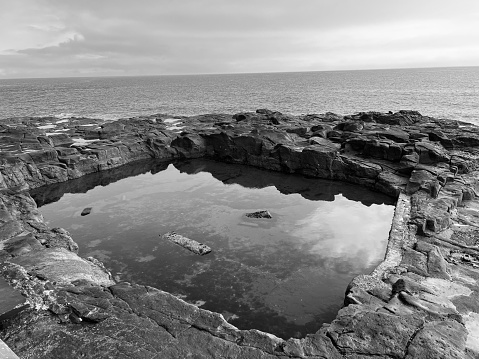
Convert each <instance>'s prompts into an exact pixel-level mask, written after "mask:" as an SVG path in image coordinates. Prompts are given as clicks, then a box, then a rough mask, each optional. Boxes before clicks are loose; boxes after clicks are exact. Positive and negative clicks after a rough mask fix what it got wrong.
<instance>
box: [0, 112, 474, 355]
mask: <svg viewBox="0 0 479 359" xmlns="http://www.w3.org/2000/svg"><path fill="white" fill-rule="evenodd" d="M54 122H55V119H53V118H42V119H34V118H24V119H11V120H6V121H4V122H2V124H0V149H1V151H0V262H1V265H2V266H1V268H2V275H3V277H4V278H6V280H7V282H8V283H9V285H11V286H12V287H15V288H16V290H17V291H18V292H20V293H22V295H23V296H24V297H25V299H26V301H27V302H28V303H29V304H30V307H31V309H28V310H24V311H23V312H21V313H18V314H15V315H14V316H13V317H12V318H10V319H9V321H8V322H4V323H3V327H2V329H1V330H2V331H1V332H0V338H1V339H2V340H4V341H5V342H6V343H7V344H8V345H9V346H10V347H11V348H13V350H14V351H16V352H17V353H18V354H19V355H20V356H22V357H29V358H62V359H63V358H77V357H82V356H83V357H89V358H110V357H111V358H159V357H161V358H186V357H198V358H200V357H201V358H274V357H279V358H294V357H296V358H343V357H344V358H463V357H464V358H468V357H470V358H473V357H479V345H478V342H479V340H478V339H477V335H476V333H475V331H477V328H479V324H478V323H479V319H478V318H479V305H478V304H477V303H478V302H479V295H478V292H479V285H478V284H477V283H478V280H479V234H478V233H479V230H478V228H479V225H478V223H479V201H478V196H477V193H479V186H478V181H477V175H478V172H477V169H478V164H479V160H478V159H479V151H478V149H477V146H479V136H478V135H477V128H476V127H475V126H472V125H467V124H460V125H459V124H458V122H457V121H447V120H436V119H433V118H430V117H426V116H422V115H421V114H419V113H418V112H416V111H399V112H397V113H387V114H385V113H379V112H367V113H359V114H355V115H350V116H344V117H342V116H339V115H335V114H332V113H326V114H319V115H317V114H313V115H305V116H290V115H285V114H281V113H279V112H275V111H271V110H267V109H259V110H257V111H256V112H246V113H240V114H236V115H234V116H231V115H225V114H210V115H200V116H193V117H190V118H185V117H174V118H172V117H170V116H165V115H161V114H156V115H151V116H142V117H138V118H131V119H122V120H118V121H114V122H108V123H104V122H103V121H101V120H93V119H83V118H71V119H68V120H67V121H66V122H64V123H62V124H61V125H60V124H58V125H57V126H60V127H61V129H62V131H64V133H63V134H62V135H55V136H48V135H46V133H45V131H44V130H42V129H41V128H37V127H38V126H40V125H45V124H49V125H50V124H52V123H54ZM195 157H209V158H213V159H217V160H220V161H224V162H231V163H241V164H247V165H251V166H256V167H260V168H264V169H269V170H275V171H283V172H287V173H296V174H301V175H306V176H311V177H316V178H326V179H336V180H341V181H347V182H350V183H356V184H360V185H362V186H366V187H368V188H371V189H374V190H377V191H380V192H383V193H386V194H388V195H390V196H393V197H395V198H398V202H397V207H396V211H395V215H394V218H393V221H392V227H391V232H390V235H389V243H388V247H387V251H386V256H385V259H384V261H383V262H382V263H380V264H379V266H378V267H377V268H376V269H375V270H374V271H373V272H372V273H371V274H369V275H368V274H364V275H360V276H358V277H356V278H354V279H353V280H352V281H351V283H350V285H349V286H348V288H347V290H346V297H345V305H346V307H345V308H343V309H342V310H341V311H340V312H339V313H338V316H337V318H336V319H335V320H334V321H333V322H332V323H331V324H330V325H326V326H325V327H323V328H322V329H321V330H320V331H319V332H318V333H315V334H310V335H308V336H306V338H304V339H290V340H287V341H284V340H282V339H279V338H276V337H274V336H273V335H270V334H267V333H262V332H259V331H255V330H249V331H244V330H238V329H237V328H235V327H233V326H232V325H230V324H229V323H227V322H226V321H225V320H224V318H223V317H222V316H221V315H220V314H217V313H213V312H208V311H204V310H201V309H199V308H197V307H195V306H193V305H190V304H187V303H185V302H183V301H181V300H180V299H178V298H175V297H174V296H172V295H170V294H168V293H165V292H162V291H160V290H157V289H154V288H150V287H143V286H137V285H129V284H127V283H115V282H114V281H112V280H111V278H110V276H109V273H108V271H107V270H106V269H105V268H104V267H103V265H102V264H101V263H100V262H99V261H97V260H96V259H94V258H89V259H82V258H80V257H78V256H77V255H76V252H77V251H78V246H77V245H76V244H75V242H74V241H73V239H72V238H71V237H70V235H69V234H68V233H67V232H66V231H64V230H62V229H50V228H48V226H47V225H46V224H45V222H44V221H43V218H42V217H41V214H40V213H39V212H38V210H37V209H36V206H35V203H34V201H33V200H32V198H31V197H30V195H29V194H28V193H27V192H26V191H31V193H32V194H33V195H34V196H35V198H36V200H37V201H39V203H45V202H48V201H49V200H51V199H53V198H56V197H58V196H60V195H61V194H60V193H58V192H57V190H56V189H55V184H56V183H59V182H65V181H69V182H68V183H70V186H71V189H72V190H73V191H82V190H85V188H86V189H88V188H93V187H94V186H95V185H97V184H99V183H101V184H107V183H110V182H111V181H115V180H116V179H118V178H121V177H122V176H126V175H128V174H138V173H143V172H145V171H152V172H154V171H155V168H161V166H164V165H165V164H164V163H162V164H158V162H156V164H152V163H151V162H148V161H147V160H151V159H156V160H163V161H168V160H172V159H182V158H195ZM140 160H145V161H143V162H135V161H140ZM125 164H131V165H128V166H124V165H125ZM120 166H124V167H120ZM155 166H157V167H155ZM158 166H159V167H158ZM107 173H108V175H106V174H107ZM279 187H281V186H279ZM36 189H37V190H36ZM468 331H469V332H468Z"/></svg>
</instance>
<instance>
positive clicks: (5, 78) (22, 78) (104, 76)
mask: <svg viewBox="0 0 479 359" xmlns="http://www.w3.org/2000/svg"><path fill="white" fill-rule="evenodd" d="M471 67H479V65H467V66H464V65H458V66H430V67H395V68H372V69H350V70H339V69H338V70H309V71H268V72H218V73H182V74H150V75H99V76H94V75H88V76H52V77H4V78H2V77H0V81H2V80H43V79H75V78H119V77H167V76H218V75H222V76H224V75H258V74H292V73H311V72H355V71H357V72H360V71H384V70H426V69H451V68H471Z"/></svg>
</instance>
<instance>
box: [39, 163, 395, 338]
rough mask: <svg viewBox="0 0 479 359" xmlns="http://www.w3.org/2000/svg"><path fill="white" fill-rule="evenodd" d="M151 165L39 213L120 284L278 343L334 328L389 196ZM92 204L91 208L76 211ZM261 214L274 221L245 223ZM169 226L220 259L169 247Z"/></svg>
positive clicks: (230, 169)
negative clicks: (168, 296)
mask: <svg viewBox="0 0 479 359" xmlns="http://www.w3.org/2000/svg"><path fill="white" fill-rule="evenodd" d="M155 166H156V167H155V168H154V169H149V168H148V167H146V169H145V171H149V172H146V173H142V174H139V175H136V176H133V177H128V178H123V179H119V180H118V178H120V177H122V176H121V175H120V176H118V173H116V174H112V175H111V176H112V178H110V179H109V178H106V177H104V176H108V174H103V175H102V176H103V177H102V178H101V179H100V178H95V177H91V178H90V179H89V178H88V177H86V178H85V179H81V180H79V181H77V182H76V183H77V184H76V185H75V182H73V187H72V184H71V183H69V184H65V186H67V187H65V188H62V185H59V186H56V188H53V189H52V190H51V192H45V191H39V192H38V193H37V194H35V193H33V194H32V195H33V196H34V198H35V199H36V200H37V202H38V204H39V205H42V204H44V203H45V202H49V201H51V200H58V199H59V198H60V197H61V198H60V199H59V200H58V201H57V202H53V203H48V204H44V205H43V206H42V207H41V211H42V213H43V215H44V217H45V220H46V221H47V222H48V223H49V224H50V226H51V227H63V228H65V229H67V230H68V231H69V232H70V233H71V234H72V236H73V238H74V239H75V241H76V242H77V243H78V244H79V246H80V254H81V255H82V256H94V257H96V258H98V259H100V260H101V261H103V262H104V263H105V265H106V267H107V268H109V269H110V270H111V272H112V274H113V275H114V276H115V277H116V278H117V280H118V279H119V280H126V281H130V282H135V283H139V284H148V285H151V286H155V287H157V288H160V289H162V290H165V291H168V292H170V293H173V294H175V295H177V296H179V297H181V298H183V299H184V300H186V301H188V302H190V303H194V304H196V305H198V306H200V307H202V308H205V309H208V310H213V311H216V312H219V313H223V315H224V316H225V318H227V320H228V321H229V322H230V323H232V324H233V325H235V326H237V327H239V328H241V329H252V328H255V329H259V330H263V331H267V332H271V333H274V334H276V335H278V336H280V337H283V338H289V337H292V336H295V337H299V336H304V335H305V334H307V333H311V332H314V331H316V330H318V329H319V328H320V326H321V324H322V323H324V322H330V321H331V320H332V319H333V318H334V317H335V315H336V312H337V311H338V310H339V309H340V308H341V306H342V303H343V299H344V291H345V289H346V286H347V285H348V283H349V281H350V280H351V279H352V278H353V277H354V276H356V275H358V274H361V273H369V272H370V271H371V270H372V269H373V268H374V267H375V266H376V265H377V264H378V263H379V262H380V261H381V260H382V258H383V256H384V252H385V248H386V244H387V238H388V232H389V229H390V223H391V218H392V215H393V211H394V206H393V204H394V201H393V200H392V199H390V198H389V197H386V196H383V195H381V194H378V193H374V192H370V191H368V190H366V189H364V188H361V187H357V186H353V185H349V184H340V183H337V182H332V181H325V180H318V179H310V178H304V177H300V176H292V175H286V174H280V173H275V172H269V171H263V170H258V169H254V168H250V167H245V166H234V165H229V164H224V163H218V162H213V161H206V160H194V161H189V162H180V163H175V164H160V165H158V164H156V165H155ZM130 174H131V173H130ZM112 181H116V182H114V183H110V184H108V185H107V186H98V184H107V183H109V182H112ZM95 182H96V183H95ZM82 184H83V185H85V184H87V185H86V187H84V188H82ZM95 185H97V186H96V187H95ZM75 186H76V187H75ZM89 188H92V189H89ZM87 189H89V190H88V191H86V190H87ZM52 191H53V192H52ZM68 191H73V192H82V191H86V193H65V194H64V192H68ZM47 197H49V198H47ZM85 207H92V212H91V214H89V215H87V216H81V215H80V213H81V211H82V210H83V209H84V208H85ZM264 209H267V210H269V211H270V213H271V214H272V216H273V218H272V219H254V218H247V217H246V216H245V213H248V212H253V211H257V210H264ZM169 231H176V232H177V233H179V234H182V235H184V236H187V237H189V238H192V239H195V240H197V241H199V242H202V243H205V244H207V245H208V246H210V247H211V248H212V249H213V252H212V253H210V254H208V255H205V256H197V255H195V254H193V253H191V252H189V251H187V250H185V249H184V248H182V247H180V246H177V245H175V244H173V243H171V242H168V241H165V240H162V239H161V238H160V235H161V234H163V233H166V232H169Z"/></svg>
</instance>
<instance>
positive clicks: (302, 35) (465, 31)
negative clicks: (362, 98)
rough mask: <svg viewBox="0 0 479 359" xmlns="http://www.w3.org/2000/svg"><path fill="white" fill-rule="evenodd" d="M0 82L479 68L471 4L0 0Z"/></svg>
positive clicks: (478, 5)
mask: <svg viewBox="0 0 479 359" xmlns="http://www.w3.org/2000/svg"><path fill="white" fill-rule="evenodd" d="M0 9H1V11H0V79H1V78H29V77H70V76H137V75H168V74H205V73H249V72H290V71H330V70H357V69H384V68H410V67H442V66H478V65H479V21H478V19H479V1H477V0H455V1H451V0H402V1H391V0H241V1H237V0H128V1H127V0H75V1H72V0H0Z"/></svg>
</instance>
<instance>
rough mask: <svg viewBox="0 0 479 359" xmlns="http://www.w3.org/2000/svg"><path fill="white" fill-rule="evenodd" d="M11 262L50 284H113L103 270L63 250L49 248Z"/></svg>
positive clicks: (16, 258)
mask: <svg viewBox="0 0 479 359" xmlns="http://www.w3.org/2000/svg"><path fill="white" fill-rule="evenodd" d="M11 262H13V263H15V264H19V265H21V266H23V267H24V268H25V269H26V270H27V271H28V272H34V273H35V274H36V275H37V276H38V277H40V278H42V279H47V280H50V281H52V282H58V283H71V282H73V281H75V280H87V281H89V282H91V283H94V284H97V285H103V286H110V285H113V284H114V283H115V282H114V281H113V280H112V279H111V278H110V274H109V273H107V272H106V270H105V269H104V268H101V267H99V266H98V265H96V264H95V263H93V261H89V260H86V259H83V258H81V257H79V256H78V255H76V254H75V253H73V252H70V251H68V250H66V249H65V248H49V249H44V250H42V251H38V252H35V253H28V254H25V255H23V256H20V257H15V258H13V259H12V260H11Z"/></svg>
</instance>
